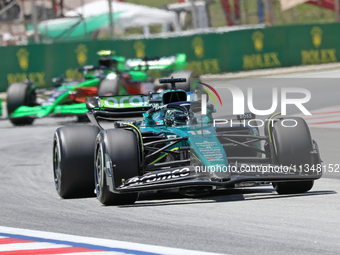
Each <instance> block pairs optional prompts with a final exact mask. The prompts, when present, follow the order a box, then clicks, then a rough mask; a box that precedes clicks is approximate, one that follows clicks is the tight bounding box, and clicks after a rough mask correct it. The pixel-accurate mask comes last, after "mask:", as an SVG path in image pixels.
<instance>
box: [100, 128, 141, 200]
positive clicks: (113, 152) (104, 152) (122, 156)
mask: <svg viewBox="0 0 340 255" xmlns="http://www.w3.org/2000/svg"><path fill="white" fill-rule="evenodd" d="M138 146H139V145H138V141H137V137H136V135H135V133H134V132H133V131H130V130H125V129H108V130H103V131H101V132H100V134H99V135H98V137H97V140H96V153H95V155H96V156H95V173H94V176H95V185H96V194H97V198H98V200H99V201H100V202H101V203H102V204H104V205H127V204H133V203H134V202H135V201H136V200H137V198H138V193H128V194H116V193H112V192H111V191H110V190H109V186H108V183H107V182H108V180H109V179H108V178H111V180H112V181H113V186H114V187H119V186H120V185H122V181H124V180H127V179H129V178H131V177H134V176H138V175H139V150H138ZM109 162H110V163H109ZM110 165H111V168H114V170H113V171H112V172H113V176H107V171H110V170H108V169H110ZM105 169H106V170H107V171H105ZM110 172H111V171H110ZM111 180H109V181H111Z"/></svg>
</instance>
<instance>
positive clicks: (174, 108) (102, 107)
mask: <svg viewBox="0 0 340 255" xmlns="http://www.w3.org/2000/svg"><path fill="white" fill-rule="evenodd" d="M180 81H183V79H167V80H162V81H161V82H165V83H171V84H172V88H173V89H171V90H166V91H163V92H162V93H160V94H150V95H149V96H148V97H147V98H146V97H145V96H139V95H134V96H129V97H126V98H124V99H123V98H121V97H94V98H89V99H87V103H86V104H87V108H88V109H89V111H88V113H87V115H88V117H89V119H90V121H91V122H92V123H93V125H75V126H65V127H61V128H58V129H57V130H56V132H55V134H54V142H53V173H54V181H55V187H56V190H57V192H58V194H59V195H60V196H61V197H62V198H70V197H85V196H91V195H93V191H94V193H95V194H96V196H97V198H98V200H99V201H100V202H101V203H102V204H105V205H122V204H132V203H134V202H135V201H136V200H137V199H138V194H139V192H143V191H151V190H156V191H157V190H169V189H172V190H178V191H179V192H181V193H184V194H189V195H192V194H202V192H203V193H206V192H209V191H211V190H215V189H225V188H232V187H235V186H236V185H250V184H251V183H252V184H254V183H256V184H260V183H272V185H273V187H274V189H275V190H276V191H277V192H278V193H279V194H288V193H302V192H307V191H308V190H310V189H311V188H312V186H313V182H314V180H316V179H318V178H320V177H321V172H320V171H314V170H315V169H318V167H319V164H320V162H321V160H320V155H319V150H318V146H317V144H316V142H315V141H314V140H312V139H311V135H310V132H309V129H308V126H307V125H306V123H305V121H304V120H303V119H302V118H297V117H290V118H289V119H290V120H294V121H295V122H296V123H297V125H296V126H295V127H285V126H284V125H282V124H283V121H284V120H285V118H281V117H279V115H276V116H272V117H271V118H270V121H267V122H266V126H265V129H264V135H263V136H261V135H259V133H258V130H257V129H256V128H254V127H252V126H249V125H246V124H244V125H243V124H242V123H245V122H242V118H254V116H253V115H252V114H245V115H243V116H238V118H236V119H235V121H234V124H233V125H232V126H231V125H229V126H228V125H224V126H219V125H217V124H216V123H215V121H214V118H213V116H212V115H213V113H214V111H215V110H214V106H213V105H211V104H208V103H206V106H207V108H206V111H204V112H206V114H205V115H203V114H202V109H201V108H202V105H204V104H202V102H199V101H187V94H186V92H185V91H183V90H180V89H175V83H176V82H180ZM124 100H127V101H129V102H130V104H128V105H125V107H123V106H121V105H120V102H124ZM141 114H142V115H143V118H142V120H141V121H138V122H137V121H133V120H125V121H124V120H123V121H117V119H121V118H123V117H127V116H130V117H131V116H140V115H141ZM102 119H104V120H106V122H104V123H102V121H100V120H102ZM237 119H238V121H239V123H238V124H235V123H237ZM110 120H112V122H107V121H110ZM99 122H100V123H99ZM104 125H105V126H106V127H107V128H103V126H104Z"/></svg>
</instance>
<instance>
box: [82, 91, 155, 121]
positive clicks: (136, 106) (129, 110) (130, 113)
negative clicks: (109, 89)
mask: <svg viewBox="0 0 340 255" xmlns="http://www.w3.org/2000/svg"><path fill="white" fill-rule="evenodd" d="M158 97H159V94H150V95H149V96H146V95H127V96H109V97H90V98H87V99H86V107H87V109H88V110H89V111H90V112H94V111H95V112H97V115H99V116H100V115H105V117H109V116H110V117H111V118H123V117H141V116H142V114H143V113H144V112H146V111H148V110H149V109H151V108H152V107H153V106H154V104H153V100H155V99H158ZM157 102H158V101H157ZM101 113H103V114H101Z"/></svg>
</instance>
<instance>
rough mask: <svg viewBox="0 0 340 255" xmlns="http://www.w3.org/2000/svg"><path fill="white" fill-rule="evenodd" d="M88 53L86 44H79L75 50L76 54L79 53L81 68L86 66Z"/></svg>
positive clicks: (78, 58)
mask: <svg viewBox="0 0 340 255" xmlns="http://www.w3.org/2000/svg"><path fill="white" fill-rule="evenodd" d="M87 51H88V50H87V47H86V46H85V45H84V44H79V45H78V47H77V48H76V49H75V52H76V53H77V61H78V64H79V65H81V66H83V65H85V64H86V61H87Z"/></svg>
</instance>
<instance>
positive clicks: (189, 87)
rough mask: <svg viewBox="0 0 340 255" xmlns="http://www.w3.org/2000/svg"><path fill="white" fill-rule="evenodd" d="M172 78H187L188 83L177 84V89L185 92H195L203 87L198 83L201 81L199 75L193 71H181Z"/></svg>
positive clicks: (172, 75)
mask: <svg viewBox="0 0 340 255" xmlns="http://www.w3.org/2000/svg"><path fill="white" fill-rule="evenodd" d="M170 77H173V78H185V79H186V80H187V81H186V82H179V83H176V88H177V89H183V90H185V91H194V90H196V89H199V88H200V87H201V85H200V84H199V83H198V82H199V81H200V79H199V75H198V74H197V73H195V72H193V71H181V72H176V73H172V74H171V75H170Z"/></svg>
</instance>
